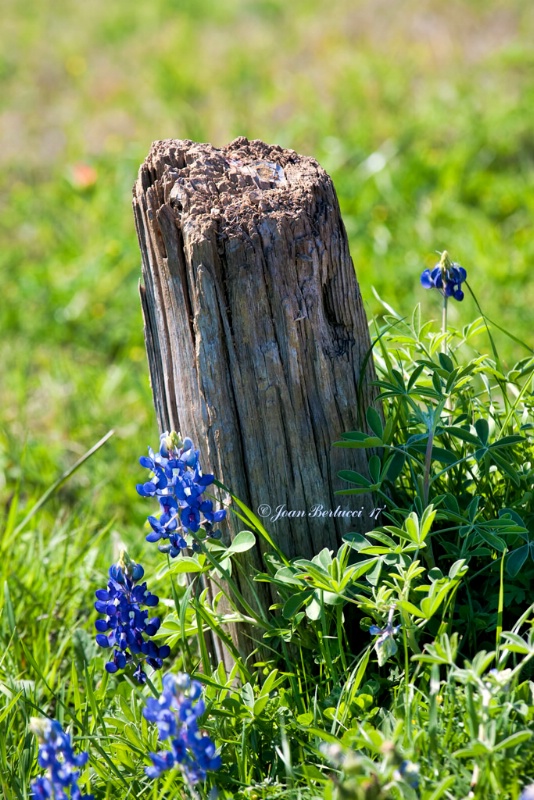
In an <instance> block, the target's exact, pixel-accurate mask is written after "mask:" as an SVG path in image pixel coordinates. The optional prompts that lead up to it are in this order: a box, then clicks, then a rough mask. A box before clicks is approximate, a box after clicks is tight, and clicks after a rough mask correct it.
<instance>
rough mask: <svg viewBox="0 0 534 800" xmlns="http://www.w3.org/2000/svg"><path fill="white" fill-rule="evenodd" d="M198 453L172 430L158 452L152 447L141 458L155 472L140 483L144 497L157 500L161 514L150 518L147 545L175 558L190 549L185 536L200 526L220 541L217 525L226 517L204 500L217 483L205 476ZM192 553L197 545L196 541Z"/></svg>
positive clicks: (164, 436)
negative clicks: (155, 546) (204, 493)
mask: <svg viewBox="0 0 534 800" xmlns="http://www.w3.org/2000/svg"><path fill="white" fill-rule="evenodd" d="M198 459H199V451H198V450H195V449H194V447H193V442H192V441H191V439H189V438H188V437H186V438H185V439H184V440H183V441H182V440H181V439H180V436H179V435H178V434H177V433H176V432H175V431H172V432H171V433H170V434H169V433H163V434H162V435H161V441H160V449H159V452H158V453H154V451H153V450H152V449H151V448H149V449H148V457H146V456H143V457H142V458H140V459H139V462H140V464H141V466H143V467H146V468H147V469H149V470H150V471H151V473H152V476H151V478H150V480H149V481H147V482H146V483H141V484H137V487H136V488H137V491H138V492H139V494H140V495H141V496H142V497H157V498H158V500H159V504H160V508H161V514H160V516H159V517H154V516H151V517H148V522H149V524H150V527H151V528H152V532H151V533H149V534H148V536H147V537H146V539H147V542H159V541H160V540H163V544H160V545H159V549H160V550H161V551H162V552H164V553H169V555H170V557H171V558H175V557H176V556H177V555H179V554H180V553H181V551H182V550H185V548H186V547H188V543H187V541H186V539H185V537H186V536H187V535H188V534H196V533H197V532H198V531H199V529H200V527H201V526H202V528H203V529H204V531H205V532H206V534H207V535H208V536H210V537H212V538H219V537H220V535H221V533H220V531H217V530H213V527H214V525H215V524H216V523H217V522H220V521H221V520H222V519H224V518H225V516H226V510H225V509H221V510H220V511H214V510H213V502H212V501H211V500H205V499H204V497H203V492H204V490H205V489H206V487H207V486H209V485H210V484H212V483H213V482H214V477H213V475H203V474H202V470H201V468H200V464H199V460H198ZM192 548H193V550H198V543H197V542H196V541H193V543H192Z"/></svg>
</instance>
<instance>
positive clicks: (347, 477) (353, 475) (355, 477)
mask: <svg viewBox="0 0 534 800" xmlns="http://www.w3.org/2000/svg"><path fill="white" fill-rule="evenodd" d="M337 475H338V478H341V479H342V480H344V481H348V482H349V483H355V484H356V485H357V486H365V487H369V486H370V485H371V481H370V480H369V479H368V478H366V477H365V476H364V475H360V473H359V472H354V470H352V469H341V470H340V471H339V472H338V473H337Z"/></svg>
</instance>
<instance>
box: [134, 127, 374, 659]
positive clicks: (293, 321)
mask: <svg viewBox="0 0 534 800" xmlns="http://www.w3.org/2000/svg"><path fill="white" fill-rule="evenodd" d="M133 205H134V211H135V219H136V226H137V233H138V237H139V244H140V248H141V252H142V258H143V282H144V286H142V287H141V299H142V307H143V314H144V321H145V340H146V346H147V353H148V360H149V368H150V376H151V384H152V391H153V395H154V403H155V407H156V413H157V417H158V423H159V426H160V430H170V429H175V430H177V431H180V432H181V433H182V435H187V436H190V437H191V438H192V439H193V441H194V442H195V444H196V446H197V447H198V448H199V449H200V451H201V456H202V460H201V463H202V465H203V467H204V470H205V471H211V472H214V473H215V475H216V477H217V478H218V479H219V480H221V481H222V482H223V483H224V484H225V485H226V486H228V487H230V488H231V490H232V492H233V493H234V494H235V495H236V496H237V497H239V498H240V499H241V500H243V501H244V502H245V503H246V504H247V505H248V506H249V507H250V508H252V510H253V511H254V512H255V513H258V509H260V512H259V513H260V515H261V516H263V517H264V520H263V521H264V523H265V525H266V527H267V528H268V529H269V532H270V534H271V536H272V537H273V539H274V540H275V541H276V542H277V543H278V544H279V546H280V547H281V548H282V549H283V550H284V551H285V552H286V554H287V555H288V556H290V557H293V556H300V557H305V558H311V557H312V556H313V555H315V554H317V553H318V552H319V551H320V550H321V549H322V548H324V547H328V548H331V549H337V547H338V546H339V544H340V543H341V537H342V535H343V533H346V532H347V531H350V530H360V531H362V530H366V529H367V530H369V529H370V528H372V527H373V525H374V523H373V521H372V520H370V518H369V515H370V512H371V509H372V499H371V498H370V497H369V496H357V497H356V498H352V497H350V498H346V497H339V496H337V497H336V496H335V495H334V492H335V490H336V489H339V488H347V484H344V483H343V482H342V481H341V480H339V479H338V478H337V475H336V473H337V471H338V470H339V469H341V468H346V467H348V468H352V469H356V470H358V471H361V472H363V473H364V474H367V456H366V454H365V451H363V450H349V451H345V450H343V449H336V448H332V442H333V441H335V440H336V439H339V437H340V435H341V434H342V433H344V432H346V431H349V430H354V429H355V428H356V427H360V428H361V426H362V425H365V423H364V422H362V420H361V419H359V418H358V404H359V405H360V408H363V409H365V408H366V407H367V405H369V404H370V403H371V402H372V401H373V398H374V397H375V390H374V389H373V387H372V386H371V381H372V380H373V379H374V372H373V366H372V359H369V360H368V362H367V364H366V366H365V364H364V359H365V356H366V354H367V352H368V350H369V347H370V338H369V332H368V326H367V320H366V316H365V312H364V309H363V305H362V301H361V296H360V291H359V287H358V283H357V280H356V275H355V272H354V267H353V264H352V260H351V257H350V254H349V249H348V243H347V236H346V232H345V229H344V226H343V222H342V220H341V216H340V212H339V206H338V201H337V197H336V194H335V191H334V187H333V184H332V181H331V179H330V177H329V176H328V175H327V173H326V172H325V171H324V170H323V169H322V168H321V167H320V166H319V165H318V164H317V162H316V161H315V160H313V159H312V158H307V157H304V156H300V155H298V154H297V153H296V152H294V151H292V150H284V149H282V148H281V147H278V146H270V145H267V144H265V143H264V142H261V141H257V140H255V141H248V140H247V139H245V138H243V137H240V138H239V139H236V140H235V141H233V142H232V143H231V144H229V145H227V146H226V147H223V148H215V147H212V146H211V145H209V144H196V143H193V142H191V141H189V140H182V141H180V140H166V141H159V142H154V144H153V145H152V148H151V150H150V153H149V154H148V156H147V158H146V160H145V162H144V164H143V165H142V166H141V168H140V171H139V177H138V180H137V182H136V184H135V186H134V200H133ZM362 367H364V369H363V375H360V372H361V370H362ZM267 507H269V508H270V512H269V511H268V508H267ZM336 509H338V510H339V509H341V510H342V511H343V510H347V509H351V510H353V511H356V512H357V511H358V510H360V509H362V514H361V516H360V517H357V516H355V517H352V518H348V519H347V517H344V516H341V515H339V514H337V515H335V512H336ZM284 512H287V514H288V515H286V514H285V513H284ZM291 512H293V513H291ZM277 514H278V519H276V520H275V519H274V517H275V516H276V515H277ZM243 527H244V526H243V524H242V523H241V522H240V521H239V520H237V519H230V520H229V528H230V535H232V536H233V535H235V533H236V532H237V531H238V530H241V529H243ZM263 549H264V545H263V543H262V542H259V543H258V547H257V548H256V549H255V551H250V552H249V553H247V554H246V555H247V557H248V558H249V560H250V563H251V565H252V568H251V572H253V570H254V568H257V569H264V566H263V565H262V557H261V556H262V553H261V551H262V550H263ZM268 599H270V600H272V599H273V598H268ZM238 639H239V635H238ZM240 644H243V642H241V643H240ZM243 646H244V649H245V650H247V649H249V648H247V647H246V645H243Z"/></svg>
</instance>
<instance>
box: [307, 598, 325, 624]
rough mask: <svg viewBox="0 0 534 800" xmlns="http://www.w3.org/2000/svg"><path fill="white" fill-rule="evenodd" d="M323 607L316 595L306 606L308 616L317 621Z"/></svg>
mask: <svg viewBox="0 0 534 800" xmlns="http://www.w3.org/2000/svg"><path fill="white" fill-rule="evenodd" d="M321 609H322V606H321V604H320V603H319V602H318V601H317V600H316V599H315V597H314V598H313V599H312V601H311V603H309V604H308V605H307V606H306V616H307V617H308V619H311V620H312V621H316V620H318V619H319V617H320V616H321Z"/></svg>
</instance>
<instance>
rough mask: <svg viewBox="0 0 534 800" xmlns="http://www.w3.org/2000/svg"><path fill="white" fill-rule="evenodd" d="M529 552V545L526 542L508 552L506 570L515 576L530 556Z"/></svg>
mask: <svg viewBox="0 0 534 800" xmlns="http://www.w3.org/2000/svg"><path fill="white" fill-rule="evenodd" d="M528 553H529V546H528V544H525V545H523V546H522V547H518V548H517V550H512V552H511V553H509V554H508V556H507V558H506V572H507V573H508V575H510V576H511V577H512V578H515V577H516V575H518V574H519V573H520V572H521V568H522V566H523V564H524V563H525V561H526V560H527V558H528Z"/></svg>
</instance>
